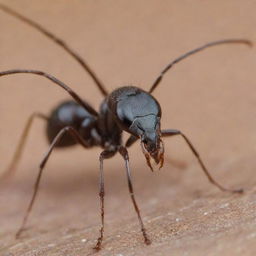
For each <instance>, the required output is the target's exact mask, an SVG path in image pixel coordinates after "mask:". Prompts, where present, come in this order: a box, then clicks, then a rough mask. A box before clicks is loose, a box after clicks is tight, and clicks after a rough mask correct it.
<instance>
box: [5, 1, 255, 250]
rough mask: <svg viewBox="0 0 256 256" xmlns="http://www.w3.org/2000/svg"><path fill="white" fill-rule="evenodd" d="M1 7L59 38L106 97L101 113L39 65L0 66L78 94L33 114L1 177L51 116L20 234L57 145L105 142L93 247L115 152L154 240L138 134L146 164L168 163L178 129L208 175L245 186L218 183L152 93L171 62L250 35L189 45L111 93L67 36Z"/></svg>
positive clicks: (101, 144) (87, 145) (86, 145)
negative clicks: (134, 154)
mask: <svg viewBox="0 0 256 256" xmlns="http://www.w3.org/2000/svg"><path fill="white" fill-rule="evenodd" d="M0 9H1V10H2V11H4V12H6V13H8V14H10V15H12V16H14V17H16V18H18V19H19V20H21V21H22V22H25V23H27V24H28V25H30V26H32V27H34V28H35V29H36V30H37V31H39V32H41V33H43V34H44V35H45V36H47V37H48V38H49V39H51V40H53V41H54V42H55V43H56V44H58V45H59V46H61V47H62V48H63V49H64V50H65V51H66V52H67V53H69V54H70V55H71V56H72V57H73V58H74V59H75V60H76V61H77V62H78V63H79V64H80V65H81V66H82V67H83V68H84V70H85V71H86V72H87V73H88V74H89V75H90V76H91V78H92V79H93V81H94V82H95V84H96V85H97V87H98V88H99V90H100V92H101V94H102V95H103V96H104V97H105V98H104V100H103V102H102V104H101V106H100V111H99V113H98V112H96V111H95V110H94V108H93V107H92V106H90V105H89V104H88V103H87V102H86V101H84V100H83V99H81V98H80V97H79V96H78V95H77V94H76V93H75V92H74V91H73V90H72V89H71V88H70V87H68V86H67V85H66V84H64V83H63V82H61V81H60V80H58V79H57V78H55V77H54V76H52V75H50V74H47V73H45V72H42V71H38V70H29V69H15V70H8V71H3V72H0V76H5V75H12V74H17V73H29V74H35V75H39V76H43V77H45V78H47V79H49V80H51V81H52V82H53V83H54V84H56V85H58V86H60V87H61V88H63V89H64V90H66V91H67V92H68V93H69V94H70V95H71V96H72V97H73V99H74V100H72V101H71V100H70V101H66V102H64V103H61V104H60V105H59V106H58V107H56V108H55V109H54V110H53V111H52V113H51V115H50V116H45V115H43V114H41V113H34V114H33V115H31V116H30V118H29V119H28V121H27V124H26V126H25V129H24V131H23V133H22V136H21V139H20V142H19V144H18V146H17V149H16V151H15V154H14V157H13V159H12V161H11V164H10V166H9V167H8V168H7V170H6V171H5V172H4V175H3V177H6V176H8V175H10V174H11V173H13V172H14V171H15V169H16V166H17V163H18V161H19V159H20V156H21V153H22V150H23V146H24V144H25V141H26V138H27V135H28V133H29V130H30V127H31V124H32V122H33V120H34V119H35V118H42V119H44V120H45V121H47V136H48V140H49V143H50V147H49V149H48V151H47V152H46V154H45V156H44V157H43V160H42V161H41V163H40V167H39V174H38V176H37V179H36V182H35V186H34V192H33V196H32V199H31V201H30V204H29V206H28V208H27V211H26V214H25V216H24V219H23V222H22V225H21V227H20V228H19V230H18V232H17V233H16V237H17V238H18V237H19V236H20V234H21V233H22V231H23V230H24V227H25V224H26V222H27V219H28V216H29V213H30V212H31V209H32V206H33V204H34V201H35V199H36V196H37V192H38V187H39V183H40V180H41V176H42V173H43V169H44V167H45V164H46V162H47V160H48V159H49V157H50V155H51V153H52V151H53V149H54V148H56V147H68V146H72V145H75V144H80V145H82V146H83V147H84V148H86V149H88V148H91V147H93V146H99V147H101V148H103V151H102V152H101V154H100V157H99V161H100V173H99V174H100V175H99V179H100V180H99V190H100V192H99V196H100V207H101V228H100V231H99V232H100V235H99V237H98V240H97V243H96V245H95V247H94V249H96V250H100V249H101V245H102V241H103V233H104V194H105V192H104V173H103V161H104V160H105V159H108V158H111V157H113V156H114V155H115V154H116V153H117V152H119V153H120V155H121V156H122V157H123V159H124V161H125V169H126V174H127V180H128V187H129V192H130V196H131V200H132V202H133V205H134V208H135V210H136V213H137V215H138V219H139V223H140V228H141V231H142V234H143V237H144V241H145V243H146V244H150V243H151V241H150V239H149V237H148V235H147V232H146V229H145V227H144V224H143V221H142V218H141V214H140V210H139V207H138V205H137V203H136V200H135V195H134V191H133V185H132V178H131V170H130V167H129V155H128V151H127V148H128V147H130V146H131V145H132V144H133V143H135V142H136V141H137V140H140V144H141V148H142V152H143V154H144V156H145V158H146V162H147V165H148V166H149V168H150V169H151V170H152V171H153V167H152V161H153V162H155V163H154V164H155V165H158V166H159V168H161V167H162V166H163V163H164V143H163V141H162V138H163V137H169V136H175V135H180V136H181V137H182V138H183V139H184V140H185V142H186V143H187V145H188V146H189V148H190V149H191V151H192V153H193V154H194V156H195V157H196V158H197V160H198V162H199V164H200V166H201V168H202V170H203V171H204V173H205V174H206V176H207V178H208V179H209V181H210V182H211V183H212V184H214V185H215V186H217V187H218V188H219V189H221V190H222V191H229V192H232V193H241V192H243V190H242V189H234V190H232V189H228V188H225V187H223V186H222V185H220V184H219V183H218V182H217V181H215V180H214V179H213V177H212V176H211V174H210V173H209V171H208V169H207V168H206V166H205V164H204V163H203V161H202V159H201V158H200V156H199V154H198V152H197V150H196V149H195V147H194V146H193V145H192V143H191V142H190V140H189V139H188V138H187V136H186V135H185V134H184V133H182V132H181V131H179V130H174V129H167V130H162V129H161V107H160V104H159V103H158V101H157V100H156V99H155V98H154V97H153V96H152V92H153V91H154V90H155V89H156V88H157V86H158V85H159V83H160V82H161V80H162V78H163V76H164V75H165V73H166V72H167V71H169V70H170V69H171V68H172V67H173V65H175V64H177V63H178V62H180V61H182V60H183V59H185V58H187V57H188V56H190V55H193V54H195V53H197V52H199V51H202V50H204V49H206V48H209V47H212V46H216V45H220V44H233V43H235V44H246V45H248V46H252V43H251V42H250V41H249V40H245V39H226V40H219V41H214V42H210V43H207V44H205V45H203V46H201V47H199V48H196V49H194V50H192V51H189V52H187V53H185V54H183V55H181V56H180V57H178V58H177V59H175V60H174V61H172V62H171V63H170V64H168V65H167V66H166V67H165V68H164V69H163V71H162V72H161V73H160V75H159V76H158V77H157V79H156V80H155V81H154V83H153V84H152V86H151V87H150V89H149V91H148V92H147V91H144V90H142V89H141V88H138V87H135V86H125V87H120V88H118V89H116V90H114V91H113V92H112V93H108V92H107V90H106V89H105V86H104V85H103V83H102V82H101V81H100V79H99V78H98V77H97V76H96V74H95V73H94V71H93V70H92V69H91V68H90V67H89V66H88V64H87V63H86V62H85V61H84V60H83V59H82V58H81V57H80V56H79V55H78V54H77V53H75V52H74V51H73V50H72V49H71V48H70V47H69V46H68V45H67V44H66V43H65V42H64V41H62V40H61V39H59V38H58V37H57V36H56V35H54V34H52V33H51V32H49V31H48V30H46V29H45V28H43V27H42V26H40V25H39V24H37V23H35V22H34V21H32V20H30V19H28V18H26V17H24V16H22V15H21V14H19V13H17V12H15V11H13V10H12V9H10V8H9V7H6V6H4V5H3V4H0ZM123 131H126V132H128V133H129V134H130V137H129V139H128V140H127V141H126V143H125V144H123V142H122V134H123Z"/></svg>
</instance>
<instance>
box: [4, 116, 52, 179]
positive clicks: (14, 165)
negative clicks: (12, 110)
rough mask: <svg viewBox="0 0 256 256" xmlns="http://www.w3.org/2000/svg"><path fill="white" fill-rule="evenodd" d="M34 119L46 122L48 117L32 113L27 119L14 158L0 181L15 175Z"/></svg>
mask: <svg viewBox="0 0 256 256" xmlns="http://www.w3.org/2000/svg"><path fill="white" fill-rule="evenodd" d="M36 117H37V118H41V119H43V120H46V121H47V120H48V117H47V116H45V115H44V114H41V113H33V114H32V115H31V116H30V117H29V119H28V120H27V123H26V126H25V128H24V130H23V132H22V134H21V137H20V140H19V143H18V145H17V147H16V150H15V153H14V156H13V158H12V160H11V163H10V164H9V166H8V167H7V169H6V170H5V171H4V173H3V175H2V176H1V178H0V180H1V181H2V180H5V179H7V178H9V177H10V176H11V175H13V174H14V173H15V171H16V168H17V165H18V163H19V160H20V158H21V155H22V152H23V149H24V145H25V143H26V140H27V137H28V134H29V131H30V128H31V125H32V123H33V121H34V119H35V118H36Z"/></svg>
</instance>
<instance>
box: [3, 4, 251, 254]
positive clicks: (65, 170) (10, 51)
mask: <svg viewBox="0 0 256 256" xmlns="http://www.w3.org/2000/svg"><path fill="white" fill-rule="evenodd" d="M1 3H5V4H8V5H9V6H10V7H12V8H14V9H15V10H17V11H19V12H20V13H22V14H24V15H26V16H27V17H30V18H31V19H33V20H35V21H37V22H38V23H40V24H42V25H43V26H45V27H46V28H48V29H49V30H51V31H53V32H54V33H56V34H57V35H58V36H60V37H61V38H63V39H64V40H65V41H66V42H68V43H69V44H70V45H71V46H72V48H74V49H75V50H76V51H77V52H79V53H80V54H81V55H82V56H83V57H84V58H85V59H86V60H87V61H88V63H90V65H91V66H92V67H93V68H94V69H95V70H96V71H97V74H98V75H99V76H100V78H101V79H102V80H103V81H104V82H105V84H106V85H107V88H108V89H109V90H112V89H114V88H116V87H118V86H121V85H128V84H133V85H137V86H141V87H143V88H145V89H146V88H149V86H150V84H151V83H152V81H154V79H155V77H156V76H157V75H158V73H159V72H160V70H161V69H162V68H163V67H164V65H166V64H167V63H168V62H169V61H170V60H172V59H173V58H175V57H177V56H179V55H180V54H182V53H184V52H186V51H188V50H190V49H193V48H195V47H197V46H200V45H202V44H204V43H206V42H209V41H212V40H217V39H224V38H236V37H239V38H240V37H243V38H249V39H251V40H253V41H254V42H256V36H255V25H256V16H255V8H256V4H255V3H254V2H253V1H249V0H247V1H243V2H241V1H238V0H229V1H219V0H217V1H199V0H198V1H188V0H187V1H157V0H155V1H153V0H145V1H122V0H121V1H114V0H113V1H112V0H111V1H103V0H102V1H93V0H91V1H87V0H86V1H72V4H71V2H70V1H65V0H64V1H50V0H45V1H37V0H36V1H28V0H22V1H21V0H8V1H7V0H6V1H5V0H1ZM0 30H1V33H0V60H1V61H0V70H7V69H11V68H33V69H41V70H44V71H47V72H49V73H51V74H53V75H55V76H56V77H58V78H59V79H61V80H63V81H64V82H66V83H67V84H68V85H70V86H71V87H72V88H73V89H74V90H75V91H77V92H78V93H79V94H80V95H82V97H84V98H86V99H87V100H88V101H89V102H91V103H92V104H93V106H94V107H95V108H96V109H97V108H98V107H97V106H98V105H99V104H100V102H101V100H102V98H101V95H100V94H99V92H98V91H97V89H96V88H95V86H94V84H93V82H92V81H91V79H90V77H89V76H88V75H87V74H85V73H84V72H83V70H82V69H81V68H80V67H79V66H78V65H77V64H76V63H75V61H74V60H73V59H71V58H70V57H69V56H68V55H67V54H65V52H63V50H62V49H60V48H58V47H57V46H56V45H54V44H53V43H52V42H50V41H49V40H48V39H46V38H45V37H43V36H42V35H41V34H39V33H38V32H36V31H35V30H34V29H32V28H29V27H27V26H26V25H24V24H21V23H20V22H19V21H17V20H16V19H14V18H12V17H10V16H8V15H6V14H4V13H3V12H1V11H0ZM255 55H256V50H255V48H253V49H249V48H247V47H245V46H238V45H231V46H219V47H216V48H214V49H213V48H212V49H209V50H208V51H207V52H206V51H205V52H202V53H200V54H198V55H197V56H193V57H191V58H190V59H188V60H187V61H184V62H183V63H181V64H179V65H178V66H176V67H175V68H174V69H173V70H172V71H171V72H170V73H169V74H168V75H166V77H165V78H164V80H163V82H162V84H161V86H160V87H159V88H158V89H157V90H156V92H155V93H154V95H155V96H156V97H157V99H158V100H159V101H160V102H161V104H162V108H163V121H162V126H163V128H179V129H181V130H182V131H183V132H184V133H185V134H187V135H188V137H190V138H191V140H192V141H193V143H194V144H195V145H196V147H197V148H198V151H199V152H200V153H201V155H202V158H203V159H204V160H205V162H206V164H207V166H208V167H209V169H210V170H211V172H212V174H213V175H214V177H216V179H218V181H219V182H221V183H222V184H225V185H226V186H229V187H233V188H235V187H243V188H245V193H244V194H243V195H231V194H228V193H222V192H220V191H219V190H218V189H216V188H215V187H213V186H212V185H210V184H209V183H208V181H207V179H206V178H205V177H204V175H203V173H202V172H201V170H200V168H199V166H198V164H197V162H196V161H195V159H194V158H193V156H192V154H191V152H190V151H189V149H188V148H187V147H186V145H185V144H184V142H183V141H182V140H181V139H180V138H172V139H166V140H165V145H166V146H165V147H166V158H168V159H167V160H166V164H165V166H164V168H163V170H161V171H159V172H156V173H153V174H152V173H151V172H150V171H149V170H148V168H147V167H146V165H145V160H144V157H143V154H142V153H141V152H140V148H139V146H138V145H134V146H133V147H132V148H131V150H130V154H131V156H130V158H131V164H132V169H133V173H134V175H133V179H134V186H135V190H136V195H137V200H138V202H139V205H140V208H141V212H142V215H143V217H144V221H145V224H146V227H147V229H148V232H149V235H150V237H151V239H152V241H153V243H152V245H150V246H146V245H144V244H143V240H142V237H141V234H140V231H139V226H138V221H137V218H136V215H135V213H134V209H133V207H132V204H131V202H130V198H129V195H128V192H127V190H128V189H127V184H126V180H125V173H124V169H123V167H124V164H123V162H122V160H121V158H120V157H118V156H116V157H115V158H113V159H111V160H109V161H107V162H106V165H105V170H106V172H105V173H106V190H107V194H106V232H105V240H104V243H103V250H102V251H101V252H100V253H97V254H95V255H114V256H117V255H119V256H121V255H123V256H128V255H136V256H140V255H141V256H142V255H143V256H144V255H154V256H157V255H159V256H160V255H161V256H165V255H166V256H167V255H197V256H198V255H255V254H256V243H255V241H256V177H255V168H256V159H255V155H256V148H255V145H256V132H255V131H256V119H255V110H256V95H255V83H256V82H255V81H256V78H255V67H256V58H255ZM66 98H68V97H67V95H66V94H65V92H63V91H61V90H60V89H58V88H56V87H54V86H53V85H52V84H51V83H49V82H48V81H46V80H45V79H43V78H38V77H33V76H29V75H15V76H13V77H8V78H1V80H0V116H1V126H0V140H1V143H0V161H1V170H0V172H3V171H4V169H5V168H6V167H7V165H8V163H9V161H10V159H11V156H12V154H13V151H14V148H15V145H16V143H17V141H18V138H19V136H20V134H21V129H22V127H24V125H25V121H26V119H27V118H28V117H29V115H30V114H31V113H32V112H35V111H41V112H43V113H45V114H47V113H49V112H50V110H51V108H52V107H53V106H55V105H56V104H58V102H60V101H61V100H63V99H66ZM46 149H47V144H46V140H45V136H44V124H43V123H42V121H38V122H35V125H34V126H33V129H32V132H31V135H30V137H29V141H28V144H27V147H26V150H25V152H24V157H23V158H22V161H21V164H20V166H19V169H18V172H17V175H15V177H14V178H13V179H11V180H10V181H9V182H8V183H7V184H2V185H1V186H0V209H1V210H0V255H1V256H7V255H8V256H14V255H15V256H16V255H17V256H18V255H19V256H20V255H24V256H31V255H33V256H34V255H47V256H63V255H65V256H77V255H79V256H80V255H89V254H91V253H92V252H93V251H92V247H93V245H94V244H95V240H96V238H97V236H98V228H99V224H100V218H99V200H98V165H99V164H98V155H99V152H100V150H99V149H93V150H91V151H87V152H85V151H84V150H82V149H81V148H79V147H77V148H76V149H67V150H61V151H56V152H54V154H53V156H52V158H51V159H50V161H49V163H48V164H47V168H46V170H45V173H44V177H43V180H42V184H41V187H40V194H39V197H38V200H37V202H36V204H35V207H34V209H33V212H32V214H31V217H30V219H29V223H28V229H27V230H26V231H25V232H24V234H23V236H22V238H21V239H19V240H15V239H14V234H15V231H16V230H17V228H18V227H19V225H20V223H21V220H22V217H23V214H24V212H25V209H26V207H27V204H28V202H29V200H30V197H31V192H32V188H33V182H34V180H35V177H36V173H37V165H38V163H39V161H40V159H41V157H42V155H43V153H44V152H45V150H46ZM172 162H173V163H172ZM124 202H125V203H124Z"/></svg>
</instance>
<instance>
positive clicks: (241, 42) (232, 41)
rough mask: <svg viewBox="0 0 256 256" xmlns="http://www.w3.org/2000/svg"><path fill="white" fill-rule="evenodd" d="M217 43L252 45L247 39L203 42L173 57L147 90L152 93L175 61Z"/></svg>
mask: <svg viewBox="0 0 256 256" xmlns="http://www.w3.org/2000/svg"><path fill="white" fill-rule="evenodd" d="M219 44H246V45H248V46H250V47H252V46H253V44H252V42H251V41H249V40H246V39H226V40H220V41H214V42H210V43H208V44H205V45H203V46H201V47H199V48H196V49H194V50H192V51H189V52H187V53H185V54H183V55H181V56H180V57H178V58H177V59H175V60H174V61H172V62H171V63H170V64H168V65H167V66H166V67H165V68H164V70H163V71H162V72H161V73H160V75H159V76H158V77H157V79H156V80H155V82H154V83H153V85H152V86H151V88H150V90H149V93H152V92H153V91H154V90H155V89H156V87H157V86H158V84H159V83H160V82H161V80H162V78H163V76H164V74H165V73H166V72H167V71H168V70H169V69H171V67H172V66H173V65H175V64H176V63H178V62H180V61H181V60H183V59H185V58H187V57H188V56H190V55H193V54H195V53H197V52H200V51H202V50H204V49H206V48H208V47H212V46H215V45H219Z"/></svg>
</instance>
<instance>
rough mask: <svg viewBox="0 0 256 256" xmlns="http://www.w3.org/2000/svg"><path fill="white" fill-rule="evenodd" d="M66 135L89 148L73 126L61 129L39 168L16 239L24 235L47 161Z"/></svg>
mask: <svg viewBox="0 0 256 256" xmlns="http://www.w3.org/2000/svg"><path fill="white" fill-rule="evenodd" d="M65 133H69V134H70V135H71V136H73V138H74V139H75V140H76V141H77V142H78V143H79V144H81V145H82V146H83V147H85V148H87V147H88V145H87V144H86V142H85V141H84V139H83V138H82V137H81V136H80V135H79V133H78V132H77V131H76V130H75V129H74V128H73V127H71V126H67V127H64V128H63V129H61V130H60V131H59V133H58V134H57V135H56V137H55V138H54V140H53V142H52V143H51V145H50V147H49V149H48V151H47V152H46V154H45V156H44V158H43V160H42V161H41V163H40V166H39V173H38V175H37V178H36V182H35V185H34V192H33V196H32V199H31V200H30V203H29V206H28V208H27V211H26V214H25V216H24V218H23V221H22V224H21V227H20V228H19V230H18V232H17V233H16V238H19V236H20V234H21V233H22V231H23V230H24V227H25V225H26V222H27V219H28V216H29V214H30V212H31V209H32V207H33V204H34V202H35V199H36V196H37V192H38V188H39V183H40V180H41V177H42V173H43V169H44V167H45V164H46V163H47V160H48V159H49V157H50V155H51V153H52V151H53V149H54V147H55V146H56V145H57V144H58V143H59V141H60V140H61V139H62V138H63V136H64V135H65Z"/></svg>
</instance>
